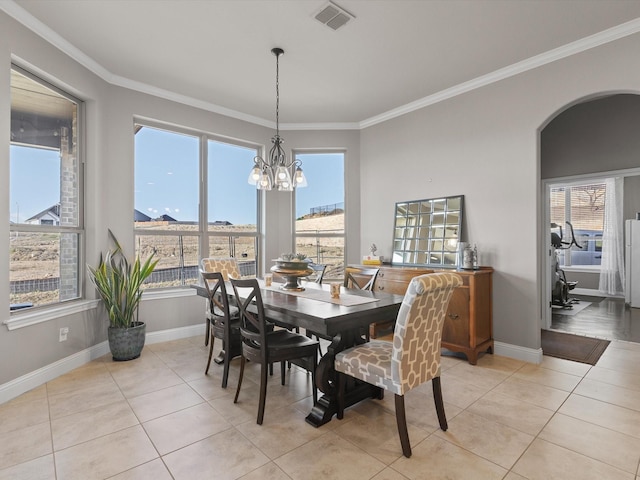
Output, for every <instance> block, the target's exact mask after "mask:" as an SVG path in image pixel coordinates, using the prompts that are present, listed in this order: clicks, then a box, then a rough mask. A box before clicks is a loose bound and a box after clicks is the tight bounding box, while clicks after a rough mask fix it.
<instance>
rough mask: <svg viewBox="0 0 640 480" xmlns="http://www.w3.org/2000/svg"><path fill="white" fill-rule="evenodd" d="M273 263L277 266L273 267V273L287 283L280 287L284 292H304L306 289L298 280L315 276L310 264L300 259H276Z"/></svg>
mask: <svg viewBox="0 0 640 480" xmlns="http://www.w3.org/2000/svg"><path fill="white" fill-rule="evenodd" d="M273 261H274V262H275V265H274V266H273V267H271V271H272V272H273V273H277V274H278V275H280V276H281V277H282V278H284V280H285V283H284V284H283V285H282V286H281V287H280V288H281V289H282V290H291V291H296V292H301V291H303V290H304V287H302V286H300V284H299V283H298V279H299V278H301V277H308V276H309V275H313V269H312V268H310V267H309V262H307V261H306V260H299V259H291V260H289V259H284V260H283V259H275V260H273Z"/></svg>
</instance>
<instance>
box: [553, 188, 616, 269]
mask: <svg viewBox="0 0 640 480" xmlns="http://www.w3.org/2000/svg"><path fill="white" fill-rule="evenodd" d="M606 178H608V177H593V178H582V179H579V180H573V181H566V182H550V183H549V185H548V192H549V193H548V194H549V218H550V221H553V220H552V213H551V195H552V192H553V190H556V189H564V192H563V194H564V195H563V196H564V219H565V220H566V221H569V222H571V223H572V225H573V221H572V217H571V210H572V203H571V189H573V188H576V187H588V186H592V185H600V184H604V183H605V180H606ZM605 197H606V194H605ZM603 207H604V205H603ZM573 228H574V230H575V231H577V230H585V229H581V228H578V227H576V226H575V225H573ZM562 230H563V233H564V235H565V238H564V240H565V241H570V239H568V238H567V237H566V235H567V234H569V233H570V231H569V229H568V227H567V225H566V223H564V224H563V225H562ZM602 233H603V232H602V231H600V234H599V242H600V250H599V251H600V253H601V252H602ZM576 237H579V234H576ZM577 239H578V238H577ZM578 240H579V239H578ZM590 241H591V240H590V239H587V240H585V241H584V247H586V248H587V250H585V252H589V242H590ZM594 241H595V237H594ZM561 252H562V255H559V257H562V258H559V267H560V268H562V269H563V270H566V271H589V272H599V271H600V269H601V265H598V264H596V265H592V264H574V263H573V261H572V255H573V253H574V252H575V253H581V252H580V250H576V249H575V246H572V247H571V248H569V249H562V250H561ZM597 252H598V250H597V249H594V252H593V253H597Z"/></svg>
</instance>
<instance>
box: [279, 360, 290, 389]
mask: <svg viewBox="0 0 640 480" xmlns="http://www.w3.org/2000/svg"><path fill="white" fill-rule="evenodd" d="M287 363H289V365H291V363H290V362H280V384H281V385H284V371H285V369H286V368H287V367H286V365H287Z"/></svg>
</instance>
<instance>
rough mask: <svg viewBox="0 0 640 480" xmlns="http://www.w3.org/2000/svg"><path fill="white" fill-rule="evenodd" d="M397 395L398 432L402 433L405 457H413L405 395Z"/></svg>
mask: <svg viewBox="0 0 640 480" xmlns="http://www.w3.org/2000/svg"><path fill="white" fill-rule="evenodd" d="M395 397H396V423H397V424H398V434H399V435H400V445H402V453H403V455H404V456H405V457H407V458H409V457H411V444H410V443H409V431H408V430H407V416H406V414H405V411H404V395H398V394H396V395H395Z"/></svg>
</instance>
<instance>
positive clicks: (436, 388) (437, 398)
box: [431, 377, 449, 432]
mask: <svg viewBox="0 0 640 480" xmlns="http://www.w3.org/2000/svg"><path fill="white" fill-rule="evenodd" d="M431 385H432V386H433V401H434V403H435V404H436V412H437V413H438V422H440V428H441V429H442V430H443V431H445V432H446V431H447V428H449V427H448V425H447V416H446V415H445V413H444V402H443V401H442V387H441V386H440V377H435V378H433V379H432V380H431Z"/></svg>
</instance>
